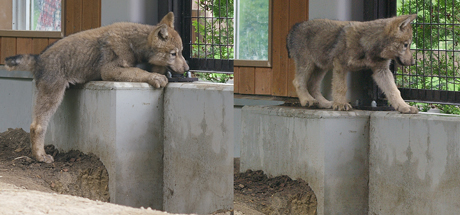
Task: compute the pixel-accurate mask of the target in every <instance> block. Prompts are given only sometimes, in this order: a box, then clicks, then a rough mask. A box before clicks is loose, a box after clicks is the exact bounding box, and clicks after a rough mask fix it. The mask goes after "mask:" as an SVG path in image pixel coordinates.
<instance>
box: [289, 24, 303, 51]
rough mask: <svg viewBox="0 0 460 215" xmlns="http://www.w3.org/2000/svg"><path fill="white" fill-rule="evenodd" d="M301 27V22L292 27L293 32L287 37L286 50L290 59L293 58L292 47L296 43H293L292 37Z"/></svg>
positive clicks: (290, 31)
mask: <svg viewBox="0 0 460 215" xmlns="http://www.w3.org/2000/svg"><path fill="white" fill-rule="evenodd" d="M299 25H300V22H298V23H296V24H294V25H293V26H292V28H291V30H289V33H288V35H287V37H286V49H287V52H288V57H289V58H291V57H292V56H291V47H293V46H294V44H293V43H294V41H292V38H291V37H292V34H294V33H295V32H297V31H298V29H297V28H298V27H299Z"/></svg>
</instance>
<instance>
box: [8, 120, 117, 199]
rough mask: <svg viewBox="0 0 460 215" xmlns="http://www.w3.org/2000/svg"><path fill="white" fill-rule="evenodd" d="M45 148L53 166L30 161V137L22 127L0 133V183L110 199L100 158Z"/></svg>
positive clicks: (104, 169) (105, 172)
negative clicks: (52, 157) (51, 158)
mask: <svg viewBox="0 0 460 215" xmlns="http://www.w3.org/2000/svg"><path fill="white" fill-rule="evenodd" d="M45 149H46V152H47V153H48V154H52V155H53V156H54V160H55V162H54V163H52V164H46V163H39V162H36V161H35V160H34V159H32V158H31V149H30V135H29V133H27V132H25V131H24V130H22V129H21V128H17V129H8V131H5V132H3V133H0V176H2V177H1V178H0V181H1V182H4V183H9V184H14V185H16V186H18V187H22V188H26V189H32V190H38V191H45V192H56V193H60V194H69V195H74V196H81V197H85V198H89V199H91V200H99V201H103V202H108V201H109V200H110V199H109V188H108V182H109V175H108V173H107V170H106V168H105V167H104V165H103V164H102V162H101V161H100V160H99V158H97V157H96V156H95V155H91V154H90V155H86V154H83V153H81V152H79V151H73V150H72V151H70V152H67V153H59V151H58V150H56V149H54V147H53V146H46V148H45Z"/></svg>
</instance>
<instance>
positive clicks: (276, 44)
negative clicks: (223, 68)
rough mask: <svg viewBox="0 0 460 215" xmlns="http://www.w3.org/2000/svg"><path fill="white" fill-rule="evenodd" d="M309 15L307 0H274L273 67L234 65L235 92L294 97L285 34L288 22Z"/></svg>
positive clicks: (292, 63)
mask: <svg viewBox="0 0 460 215" xmlns="http://www.w3.org/2000/svg"><path fill="white" fill-rule="evenodd" d="M307 19H308V0H273V9H272V28H271V31H272V41H271V42H272V53H271V54H272V55H271V57H272V61H271V64H272V67H271V68H263V67H236V66H235V67H234V75H235V80H234V92H235V93H238V94H252V95H271V96H289V97H296V92H295V88H294V86H293V85H292V80H294V75H295V66H294V62H293V60H292V59H289V58H288V54H287V50H286V35H287V34H288V32H289V29H290V28H291V26H293V25H294V24H295V23H297V22H301V21H305V20H307Z"/></svg>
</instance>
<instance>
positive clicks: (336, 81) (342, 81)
mask: <svg viewBox="0 0 460 215" xmlns="http://www.w3.org/2000/svg"><path fill="white" fill-rule="evenodd" d="M347 74H348V72H347V71H345V70H344V69H343V68H342V65H340V63H339V62H338V60H337V61H334V69H333V74H332V99H333V102H332V108H333V109H334V110H339V111H349V110H351V109H352V107H351V105H350V104H349V103H348V102H347Z"/></svg>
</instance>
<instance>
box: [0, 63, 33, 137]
mask: <svg viewBox="0 0 460 215" xmlns="http://www.w3.org/2000/svg"><path fill="white" fill-rule="evenodd" d="M32 78H33V76H32V74H31V73H30V72H25V71H13V72H9V71H6V70H5V69H4V68H3V67H2V66H0V132H4V131H6V130H7V129H8V128H22V129H24V131H27V132H29V130H30V123H32V92H33V90H34V88H35V86H34V84H33V83H32Z"/></svg>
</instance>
